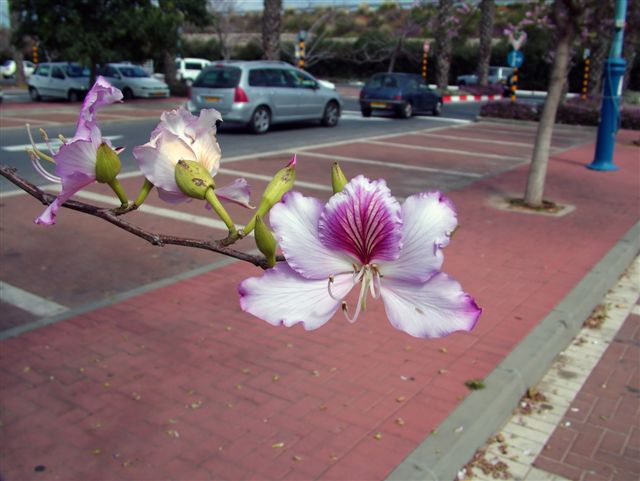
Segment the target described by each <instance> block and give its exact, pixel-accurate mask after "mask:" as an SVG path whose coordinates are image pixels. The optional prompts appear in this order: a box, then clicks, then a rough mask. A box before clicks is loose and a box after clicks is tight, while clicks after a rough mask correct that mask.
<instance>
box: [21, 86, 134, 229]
mask: <svg viewBox="0 0 640 481" xmlns="http://www.w3.org/2000/svg"><path fill="white" fill-rule="evenodd" d="M121 99H122V92H120V90H118V89H117V88H115V87H114V86H112V85H111V84H110V83H109V82H107V80H105V79H104V77H98V78H97V80H96V83H95V84H94V85H93V87H92V88H91V90H90V91H89V92H88V93H87V96H86V97H85V99H84V102H83V104H82V108H81V109H80V116H79V118H78V123H77V125H76V133H75V135H74V136H73V138H72V139H70V140H65V141H64V142H63V144H62V146H60V149H59V150H58V152H57V153H55V154H53V161H54V162H55V164H56V167H55V173H56V175H53V174H50V173H49V172H47V171H46V170H45V169H44V167H43V166H42V165H41V164H40V160H39V157H38V155H36V154H35V153H33V152H32V153H31V160H32V162H33V165H34V167H35V168H36V170H37V171H38V173H40V175H42V176H43V177H44V178H45V179H47V180H50V181H52V182H56V183H61V184H62V191H61V192H60V195H58V197H57V198H56V199H55V200H54V201H53V202H52V203H51V204H50V205H49V206H48V207H47V208H46V209H45V211H44V212H43V213H42V214H41V215H40V216H39V217H38V218H37V219H36V220H35V221H34V222H35V223H36V224H45V225H51V224H55V218H56V213H57V212H58V209H59V208H60V206H61V205H62V204H64V203H65V202H66V201H67V200H68V199H69V198H71V196H72V195H73V194H75V193H76V192H78V191H79V190H80V189H82V188H83V187H85V186H87V185H89V184H91V183H93V182H95V181H96V161H97V155H98V147H100V145H101V144H103V143H105V144H107V145H108V146H109V147H111V142H110V141H109V139H105V138H103V137H102V133H101V132H100V128H99V127H98V123H97V120H96V114H97V111H98V110H99V109H100V108H101V107H102V106H103V105H108V104H112V103H114V102H119V101H120V100H121ZM29 135H30V134H29ZM32 144H33V140H32ZM34 148H35V147H34Z"/></svg>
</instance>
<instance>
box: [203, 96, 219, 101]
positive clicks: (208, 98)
mask: <svg viewBox="0 0 640 481" xmlns="http://www.w3.org/2000/svg"><path fill="white" fill-rule="evenodd" d="M204 99H205V100H206V101H207V102H220V100H222V98H221V97H205V98H204Z"/></svg>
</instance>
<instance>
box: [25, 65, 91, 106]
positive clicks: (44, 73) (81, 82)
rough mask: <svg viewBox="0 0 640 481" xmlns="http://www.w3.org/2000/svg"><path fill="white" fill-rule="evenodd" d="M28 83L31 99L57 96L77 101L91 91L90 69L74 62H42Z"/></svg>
mask: <svg viewBox="0 0 640 481" xmlns="http://www.w3.org/2000/svg"><path fill="white" fill-rule="evenodd" d="M27 85H28V86H29V96H30V97H31V100H34V101H38V100H40V99H41V98H42V97H57V98H62V99H67V100H69V101H70V102H77V101H79V100H82V99H83V98H84V96H85V95H86V94H87V92H88V91H89V69H88V68H86V67H82V66H80V65H79V64H77V63H72V62H45V63H41V64H38V67H37V68H36V70H35V71H34V72H33V75H31V77H29V80H27Z"/></svg>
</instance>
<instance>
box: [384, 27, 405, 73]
mask: <svg viewBox="0 0 640 481" xmlns="http://www.w3.org/2000/svg"><path fill="white" fill-rule="evenodd" d="M403 44H404V35H400V36H399V37H398V40H397V41H396V46H395V48H394V49H393V52H392V53H391V59H389V68H388V69H387V72H389V73H391V72H393V70H394V69H395V67H396V60H397V59H398V55H400V52H401V50H402V45H403Z"/></svg>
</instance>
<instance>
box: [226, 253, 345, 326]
mask: <svg viewBox="0 0 640 481" xmlns="http://www.w3.org/2000/svg"><path fill="white" fill-rule="evenodd" d="M352 287H353V276H352V275H351V274H346V275H342V276H338V277H336V278H335V282H334V283H333V284H332V288H331V291H332V293H333V296H334V297H336V299H334V298H332V297H331V296H330V295H329V290H328V281H327V279H321V280H309V279H305V278H304V277H301V276H300V275H299V274H298V273H297V272H295V271H294V270H293V269H291V268H290V267H289V266H288V265H287V264H285V263H279V264H277V265H276V266H275V267H274V268H272V269H268V270H267V271H265V273H264V275H263V276H262V277H250V278H248V279H245V280H244V281H242V282H241V283H240V285H239V286H238V292H239V294H240V307H242V310H243V311H245V312H248V313H250V314H253V315H254V316H256V317H259V318H260V319H262V320H265V321H267V322H268V323H269V324H272V325H274V326H278V325H284V326H287V327H291V326H293V325H294V324H297V323H299V322H301V323H302V324H303V325H304V328H305V329H307V330H311V329H317V328H319V327H320V326H322V325H323V324H325V323H326V322H327V321H328V320H329V319H331V317H332V316H333V314H334V313H335V312H336V310H337V309H338V307H339V305H340V299H342V298H343V297H344V296H346V295H347V294H348V292H349V290H350V289H351V288H352Z"/></svg>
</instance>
